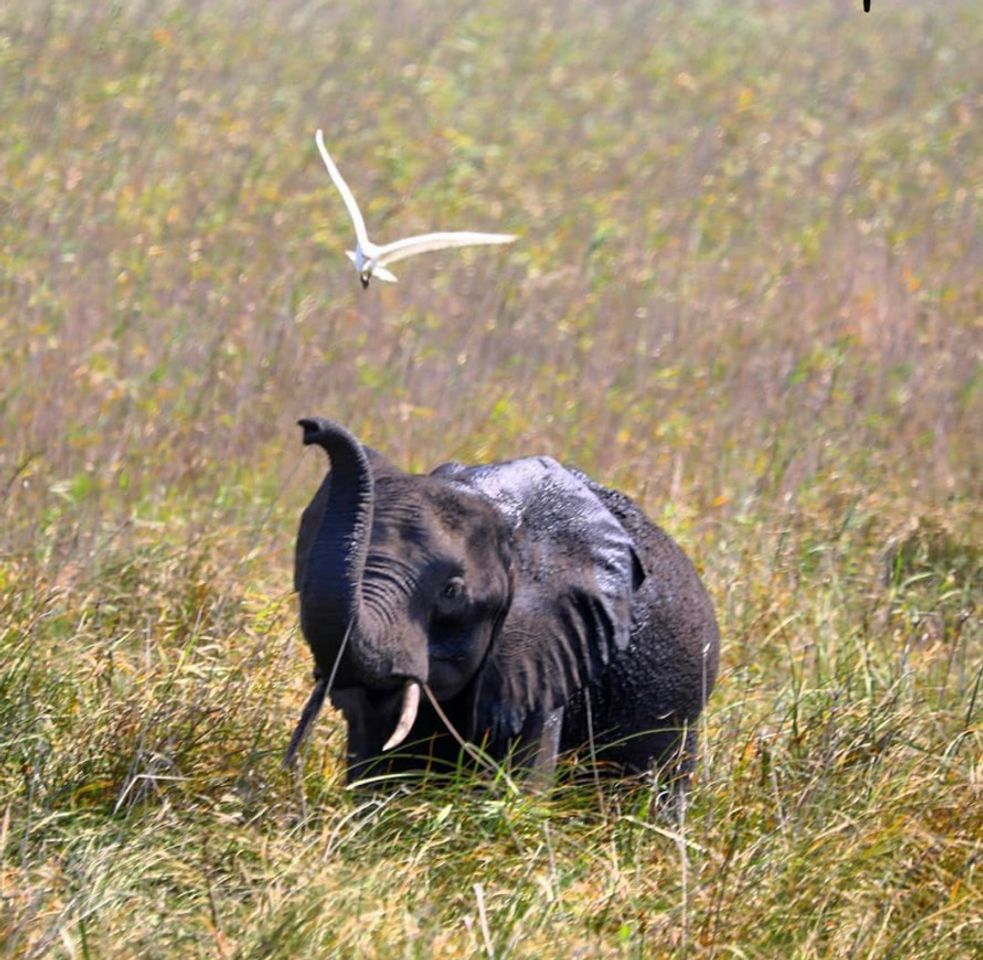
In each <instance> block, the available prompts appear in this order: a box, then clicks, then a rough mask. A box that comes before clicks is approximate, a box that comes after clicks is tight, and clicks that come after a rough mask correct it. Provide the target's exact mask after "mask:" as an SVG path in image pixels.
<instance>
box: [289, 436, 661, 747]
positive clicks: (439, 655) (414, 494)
mask: <svg viewBox="0 0 983 960" xmlns="http://www.w3.org/2000/svg"><path fill="white" fill-rule="evenodd" d="M300 425H301V426H302V427H303V430H304V443H305V444H314V445H317V446H320V447H323V448H324V450H325V451H326V452H327V454H328V457H329V458H330V461H331V472H330V474H329V475H328V476H327V477H326V478H325V479H324V481H323V483H322V484H321V487H320V489H319V490H318V492H317V494H316V495H315V497H314V499H313V500H312V501H311V503H310V505H309V506H308V507H307V509H306V510H305V511H304V514H303V517H302V519H301V525H300V531H299V535H298V539H297V552H296V565H295V587H296V589H297V591H298V593H299V595H300V615H301V625H302V628H303V632H304V635H305V637H306V639H307V642H308V643H309V645H310V648H311V651H312V652H313V655H314V660H315V677H316V678H317V685H316V687H315V691H314V693H313V694H312V696H311V700H310V701H309V703H308V706H307V708H306V709H305V712H304V716H303V717H302V719H301V722H300V724H299V725H298V729H297V732H296V733H295V735H294V739H293V741H292V743H291V747H290V750H289V751H288V760H289V758H290V757H291V756H292V754H293V752H294V750H295V749H296V746H297V744H298V743H299V742H300V739H301V738H302V736H303V733H304V728H305V727H306V726H307V724H308V723H309V722H310V720H311V719H313V717H314V715H315V714H316V712H317V710H318V709H319V708H320V705H321V702H322V701H323V698H324V695H325V692H326V691H327V690H328V689H329V688H330V689H332V690H344V689H346V688H361V689H365V690H369V691H387V690H389V691H393V692H394V696H395V691H397V690H398V689H399V688H401V687H402V688H403V690H404V696H403V707H402V712H401V716H400V719H399V722H398V723H397V729H396V732H395V733H394V734H393V736H391V737H390V739H389V741H388V742H387V743H386V744H385V745H384V747H383V749H386V748H389V747H392V746H395V745H396V743H397V742H399V740H401V739H402V738H404V737H405V736H406V734H407V733H408V732H409V730H410V728H411V727H412V726H413V723H414V721H415V719H416V711H417V705H418V703H419V691H420V688H421V686H425V687H427V688H429V691H430V692H431V694H432V696H433V697H434V698H436V700H438V701H447V700H450V699H453V698H456V697H460V696H461V695H462V694H464V695H465V696H469V697H470V698H471V699H470V700H469V701H468V703H469V710H468V714H469V716H468V729H467V730H462V731H460V732H461V733H462V734H464V735H465V736H468V737H472V738H477V739H482V738H484V739H486V740H491V741H495V740H501V739H503V738H508V737H510V736H515V735H517V734H518V733H519V732H520V730H521V729H522V727H523V724H524V723H525V722H526V721H527V720H528V719H529V718H530V716H531V715H532V714H533V713H537V712H539V713H541V712H542V711H543V710H549V709H551V707H553V706H555V705H557V704H560V703H563V702H564V701H565V699H566V698H567V697H568V696H569V695H571V693H572V692H573V691H574V690H576V689H578V688H579V687H580V686H582V684H583V683H584V682H585V681H586V679H587V678H588V677H590V676H591V675H592V673H593V672H594V671H595V670H596V669H598V668H599V667H600V666H601V665H602V664H603V663H606V662H607V660H608V657H609V655H610V653H611V652H612V651H613V650H614V649H616V648H623V647H624V646H625V645H626V644H627V641H628V632H629V626H630V612H629V607H630V602H631V594H632V591H633V590H634V589H635V588H636V587H637V585H638V584H639V583H640V581H641V578H642V573H641V567H640V564H639V561H638V558H637V556H636V554H635V551H634V549H633V546H632V543H631V539H630V538H629V537H628V535H627V534H626V532H625V530H624V529H623V528H622V527H621V525H620V524H619V523H618V521H617V520H616V519H615V518H614V517H613V516H612V514H610V513H609V512H608V511H607V510H606V509H605V508H604V507H603V505H602V504H601V503H600V501H599V500H598V498H597V497H596V496H595V495H594V494H593V493H592V492H591V490H590V489H589V488H588V487H587V486H586V485H585V484H584V483H583V482H581V480H579V479H578V477H577V475H576V474H574V473H572V472H570V471H567V470H565V469H564V468H563V467H561V466H560V465H559V464H557V463H555V462H554V461H552V460H549V459H547V458H530V459H527V460H518V461H512V462H510V463H506V464H498V465H490V466H486V467H475V468H466V467H462V466H460V465H456V464H448V465H445V466H443V467H440V468H438V469H437V470H435V471H434V472H433V473H432V474H429V475H410V474H407V473H404V472H402V471H400V470H398V469H397V468H396V467H394V466H393V465H392V464H390V463H389V462H388V461H387V460H386V459H385V458H384V457H382V456H381V455H379V454H378V453H376V452H375V451H373V450H371V449H369V448H367V447H364V446H362V444H360V443H359V442H358V440H356V439H355V437H353V436H352V435H351V434H350V433H348V431H346V430H344V429H343V428H342V427H339V426H337V425H336V424H333V423H330V422H329V421H326V420H321V419H305V420H301V421H300Z"/></svg>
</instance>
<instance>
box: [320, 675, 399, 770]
mask: <svg viewBox="0 0 983 960" xmlns="http://www.w3.org/2000/svg"><path fill="white" fill-rule="evenodd" d="M331 702H332V703H333V704H334V706H335V707H336V708H337V709H339V710H341V712H342V714H343V715H344V717H345V723H346V724H347V726H348V746H347V751H346V754H345V760H346V779H347V781H348V783H350V784H351V783H355V782H357V781H358V780H362V779H364V778H365V777H369V776H373V775H377V774H380V773H384V772H385V771H386V768H387V763H386V762H385V761H384V760H383V759H382V757H383V753H382V745H383V743H384V742H385V738H386V737H387V736H388V734H387V733H386V731H387V730H388V729H389V728H390V727H391V726H392V724H393V723H394V722H395V720H394V719H393V718H391V717H390V716H389V714H393V715H395V710H389V711H386V710H380V705H379V704H377V703H370V699H369V695H368V692H367V691H365V690H361V689H357V688H352V689H346V690H336V691H333V692H332V694H331Z"/></svg>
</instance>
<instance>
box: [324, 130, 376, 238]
mask: <svg viewBox="0 0 983 960" xmlns="http://www.w3.org/2000/svg"><path fill="white" fill-rule="evenodd" d="M314 142H315V143H316V144H317V149H318V150H319V151H320V153H321V159H322V160H323V161H324V165H325V166H326V167H327V168H328V173H329V174H330V176H331V180H332V182H333V183H334V185H335V186H336V187H337V188H338V193H340V194H341V199H342V200H344V201H345V206H346V207H347V208H348V216H349V217H351V218H352V224H353V225H354V227H355V236H356V238H357V239H358V243H359V246H361V248H362V250H363V251H366V252H367V251H368V250H370V249H371V248H372V243H371V241H370V240H369V235H368V233H367V232H366V230H365V220H364V219H363V218H362V211H361V210H359V209H358V204H357V203H356V202H355V197H354V196H352V192H351V190H349V189H348V184H347V183H345V180H344V178H343V177H342V175H341V174H340V173H339V172H338V168H337V167H336V166H335V164H334V160H332V159H331V154H330V153H328V150H327V148H326V147H325V146H324V135H323V134H322V133H321V131H320V130H318V131H317V133H315V134H314Z"/></svg>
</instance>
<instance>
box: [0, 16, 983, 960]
mask: <svg viewBox="0 0 983 960" xmlns="http://www.w3.org/2000/svg"><path fill="white" fill-rule="evenodd" d="M981 42H983V31H981V26H980V20H979V16H978V13H977V10H976V8H975V5H974V4H973V3H971V2H969V0H952V2H951V3H946V4H944V5H941V6H939V5H935V6H933V7H932V8H931V9H928V8H926V7H924V5H921V4H917V3H915V2H913V0H912V2H907V0H906V2H898V3H893V4H886V3H881V4H880V5H878V4H876V3H875V4H873V9H872V11H871V12H870V13H869V14H866V15H865V14H864V13H863V12H862V10H861V8H860V4H859V3H857V4H853V3H850V4H847V3H843V4H839V5H833V4H820V3H800V4H789V3H778V2H769V0H759V2H754V3H748V4H742V5H739V6H735V5H733V4H725V3H723V2H722V0H703V2H699V3H693V4H662V5H659V8H658V9H657V10H655V9H649V6H648V5H644V4H635V5H617V4H587V3H583V2H580V0H571V2H570V3H568V4H562V5H541V4H540V5H533V6H529V5H526V4H520V3H517V2H513V0H493V2H491V3H488V4H483V5H480V6H476V5H472V4H467V3H463V2H459V3H453V4H446V5H442V7H441V8H440V10H439V11H438V10H437V9H436V8H433V7H431V6H430V5H426V4H422V3H415V2H407V3H401V4H397V5H392V6H391V7H387V6H385V5H382V6H380V5H379V4H368V3H364V2H362V0H353V2H351V3H348V4H345V5H344V6H342V5H334V4H322V3H300V2H290V3H284V4H278V5H276V6H273V5H265V6H264V5H262V4H259V3H255V2H252V0H243V2H242V3H240V4H231V3H226V2H221V0H215V2H212V3H207V4H202V3H194V2H192V0H171V2H168V3H164V4H156V5H148V4H142V3H138V2H134V3H129V4H119V5H116V6H113V7H106V8H105V9H103V10H100V11H96V12H92V11H88V10H85V9H84V7H79V6H77V5H70V4H67V3H62V2H58V0H52V2H47V3H44V2H40V0H31V2H28V3H23V4H19V5H8V6H7V7H4V8H3V10H0V107H2V112H3V117H4V120H3V123H2V125H0V170H2V174H0V358H2V361H0V363H2V368H0V424H2V427H0V612H2V615H0V944H2V945H3V950H4V953H5V955H8V956H11V957H17V958H21V957H23V958H27V957H40V956H58V957H87V958H91V957H131V956H149V957H154V956H161V957H164V956H167V957H171V956H201V957H230V958H231V957H241V958H246V957H277V956H283V957H297V956H332V955H339V956H379V957H389V956H407V957H417V956H418V957H431V956H434V957H457V956H484V955H494V956H496V957H504V956H517V957H518V956H530V957H531V956H535V957H553V956H555V957H573V956H578V957H661V956H666V957H684V956H686V957H702V956H707V957H711V956H720V957H730V956H733V957H773V956H782V957H786V956H794V957H885V958H886V957H898V956H904V957H919V958H921V957H938V958H945V960H949V958H953V957H967V958H969V957H973V956H976V955H978V952H979V950H980V948H981V944H983V923H981V920H980V917H981V916H983V882H981V869H983V867H981V863H980V857H981V839H980V838H981V837H983V792H981V790H983V779H981V778H983V767H981V761H980V757H981V755H983V730H981V725H980V717H981V710H983V689H981V687H983V679H981V677H983V673H981V671H983V639H981V631H980V627H979V609H980V588H981V561H980V551H979V547H978V544H979V542H980V534H981V524H980V512H979V502H980V501H979V495H980V488H979V477H980V475H981V462H980V452H981V449H983V447H981V444H980V424H981V412H983V411H981V389H980V388H981V383H983V378H981V356H980V344H981V340H980V317H981V316H983V293H981V286H980V282H979V281H980V275H981V270H980V266H981V240H980V226H979V210H980V203H981V200H983V161H981V159H980V158H981V157H983V133H981V130H983V127H981V124H980V122H979V119H980V114H981V110H983V103H981V100H980V95H979V91H980V89H981V83H983V76H981V67H980V63H979V57H978V50H979V49H980V45H981ZM317 126H323V127H324V129H325V133H326V139H327V142H328V145H329V147H330V149H331V150H332V152H333V153H334V154H335V155H336V157H337V159H338V162H339V165H340V167H341V169H342V171H343V172H344V173H345V175H346V176H347V177H348V178H349V180H350V182H351V183H352V185H353V188H354V190H355V192H356V194H357V195H358V196H359V197H360V198H361V199H362V200H363V205H364V207H365V209H366V213H367V217H368V219H369V221H370V223H371V225H372V228H373V233H374V235H377V236H379V237H381V238H382V239H385V238H386V237H387V236H401V235H406V234H409V233H413V232H416V231H418V230H426V229H434V228H440V227H444V228H457V227H467V228H474V229H490V230H509V231H515V232H518V233H519V234H521V241H520V242H519V243H517V244H516V245H515V246H514V247H513V248H510V249H509V250H508V251H506V252H498V251H496V252H493V253H491V254H487V253H486V254H479V255H473V254H467V253H461V254H458V253H448V254H446V255H436V256H434V257H431V258H420V259H419V260H416V261H414V262H412V263H408V264H406V265H405V266H404V269H403V270H401V271H397V273H398V275H399V277H400V283H399V284H398V285H396V286H395V287H393V288H385V287H383V286H382V285H373V287H371V288H370V290H369V291H368V293H367V294H363V292H362V291H361V289H360V288H359V287H358V284H357V280H356V278H355V277H354V275H353V274H352V273H351V270H350V266H349V265H348V263H347V261H345V260H344V257H343V250H344V248H345V245H346V244H347V243H348V240H349V237H348V233H349V227H348V223H347V218H346V217H345V214H344V210H343V208H342V205H341V203H340V200H339V198H338V197H337V195H336V194H335V192H334V190H333V188H332V187H331V184H330V182H329V180H328V178H327V176H326V174H325V172H324V170H323V169H322V167H321V165H320V161H319V160H318V158H317V155H316V152H315V149H314V146H313V142H312V135H313V131H314V129H315V128H316V127H317ZM308 414H316V415H326V416H331V417H333V418H335V419H337V420H339V421H341V422H343V423H346V424H347V425H349V426H350V427H351V428H352V429H353V430H354V431H355V432H356V433H357V434H358V435H360V436H361V437H362V438H363V439H364V440H366V442H369V443H371V444H372V445H373V446H375V447H377V448H379V449H381V450H384V451H386V452H387V453H388V454H390V455H391V456H392V457H393V459H395V460H396V461H397V462H398V463H401V464H402V465H404V466H407V467H413V468H419V469H423V468H429V467H430V466H433V465H434V464H436V463H438V462H441V461H442V460H447V459H454V458H456V459H461V460H465V461H471V462H476V461H480V460H485V459H490V458H497V457H510V456H516V455H521V454H527V453H533V452H542V453H548V454H551V455H553V456H555V457H557V458H558V459H561V460H563V461H566V462H570V463H575V464H577V465H579V466H581V467H583V468H584V469H587V470H588V471H589V472H591V473H592V474H593V475H594V476H596V477H597V478H598V479H600V480H602V481H604V482H606V483H609V484H611V485H614V486H618V487H620V488H622V489H624V490H626V491H627V492H629V493H631V494H632V495H634V496H635V497H637V498H638V499H639V500H640V502H642V503H643V504H644V506H645V507H646V509H647V510H648V512H649V513H650V515H651V516H652V517H653V518H655V519H656V520H658V521H659V522H660V523H662V524H663V525H664V526H665V527H666V528H667V529H668V530H669V531H670V532H671V533H672V534H673V535H674V536H676V537H677V538H678V539H679V540H680V541H681V542H682V543H683V544H684V545H685V547H686V549H687V550H688V551H689V552H690V553H691V555H692V556H693V557H694V558H695V559H696V561H697V563H698V565H699V567H700V569H701V572H702V573H703V576H704V578H705V580H706V582H707V584H708V586H709V588H710V590H711V593H712V594H713V597H714V599H715V602H716V605H717V609H718V613H719V617H720V621H721V626H722V631H723V636H724V641H725V646H724V663H723V672H722V676H721V680H720V683H719V686H718V688H717V690H716V692H715V693H714V695H713V698H712V701H711V705H710V709H709V710H708V711H707V714H706V717H705V722H704V724H703V726H702V728H701V731H700V733H701V741H702V743H703V755H702V759H701V763H700V768H699V776H698V779H697V783H696V785H695V788H694V791H693V795H692V798H691V802H690V805H689V807H688V810H687V812H686V815H685V818H684V819H683V820H682V821H681V822H676V821H674V820H672V819H670V818H666V817H659V816H652V811H651V810H650V804H651V797H650V796H649V794H648V793H647V792H646V791H645V790H642V789H634V790H632V789H627V788H624V787H621V788H618V787H613V786H607V787H603V788H602V789H601V790H600V791H598V790H597V789H595V788H594V787H592V786H564V787H561V788H559V789H558V790H557V791H556V792H555V793H554V794H552V795H550V796H547V797H544V796H530V795H519V796H515V795H513V794H512V793H511V792H509V791H506V790H503V789H501V788H500V787H499V785H497V784H496V783H495V782H494V781H493V780H490V779H485V778H483V779H481V780H480V781H479V782H477V783H476V782H473V781H468V780H467V779H462V780H459V781H457V782H452V783H449V784H446V785H443V786H440V787H433V786H429V787H426V788H424V789H418V790H413V791H399V790H397V791H395V792H392V793H390V794H388V795H385V794H383V795H380V796H377V797H366V796H362V795H352V794H351V793H350V792H348V791H346V790H345V789H344V788H343V786H342V783H341V765H340V758H341V753H342V747H341V741H342V736H343V734H342V731H341V729H340V724H339V723H338V721H337V718H336V717H334V716H328V717H326V718H323V719H322V721H321V723H320V724H319V726H318V728H317V732H316V734H315V736H314V737H313V738H312V741H311V743H310V744H309V746H308V748H307V751H306V754H305V757H304V763H303V767H302V770H301V771H300V772H298V773H285V772H283V771H281V770H280V769H279V767H278V761H279V757H280V755H281V753H282V750H283V749H284V747H285V745H286V742H287V739H288V737H289V734H290V730H291V727H292V724H293V722H294V720H295V719H296V716H297V712H298V710H299V708H300V706H301V704H302V702H303V699H304V697H305V695H306V692H307V682H308V679H307V678H308V676H309V672H308V671H309V661H308V658H307V655H306V652H305V650H304V647H303V642H302V641H301V639H300V637H299V635H298V633H297V630H296V611H295V603H294V599H293V597H292V595H291V593H290V582H291V569H290V565H291V549H292V541H293V536H294V533H295V530H296V523H297V520H298V517H299V511H300V509H301V508H302V506H303V505H304V503H305V502H306V500H307V498H308V497H309V496H310V495H311V493H312V492H313V490H314V489H315V486H316V484H317V482H318V480H319V478H320V474H321V470H322V467H323V463H322V462H321V460H320V459H318V458H316V457H314V456H310V455H307V454H304V453H302V451H301V447H300V443H299V431H297V429H296V427H295V426H294V421H295V419H296V418H297V417H298V416H301V415H308Z"/></svg>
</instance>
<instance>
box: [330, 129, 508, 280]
mask: <svg viewBox="0 0 983 960" xmlns="http://www.w3.org/2000/svg"><path fill="white" fill-rule="evenodd" d="M314 142H315V143H316V144H317V148H318V150H319V151H320V152H321V159H322V160H323V161H324V165H325V166H326V167H327V168H328V173H329V174H331V179H332V180H333V181H334V185H335V186H336V187H337V188H338V192H339V193H340V194H341V199H342V200H344V201H345V206H346V207H347V208H348V216H350V217H351V218H352V224H353V225H354V227H355V249H354V250H348V251H346V252H347V254H348V259H349V260H351V261H352V262H353V263H354V264H355V269H356V270H357V271H358V278H359V280H361V281H362V286H363V287H367V286H368V285H369V280H370V279H371V278H372V277H378V278H379V279H380V280H386V281H388V282H389V283H395V282H396V278H395V277H394V276H393V275H392V274H391V273H390V272H389V271H388V270H387V269H386V264H389V263H396V261H397V260H404V259H406V257H413V256H416V254H418V253H429V252H430V251H431V250H446V249H447V248H448V247H473V246H477V245H480V244H489V243H511V242H512V241H513V240H515V239H516V238H515V236H514V235H513V234H511V233H472V232H470V231H467V230H459V231H453V232H450V233H448V232H444V233H422V234H420V235H419V236H416V237H406V239H405V240H395V241H393V242H392V243H386V244H383V245H381V246H380V245H379V244H376V243H373V242H372V241H371V240H370V239H369V235H368V232H367V231H366V229H365V220H364V219H363V218H362V211H361V210H359V209H358V204H357V203H356V202H355V198H354V197H353V196H352V192H351V190H349V189H348V184H347V183H345V181H344V180H343V179H342V176H341V174H340V173H339V172H338V168H337V167H336V166H335V164H334V160H332V159H331V154H329V153H328V151H327V149H326V148H325V146H324V136H323V135H322V134H321V131H320V130H318V131H317V133H316V134H315V135H314Z"/></svg>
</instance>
